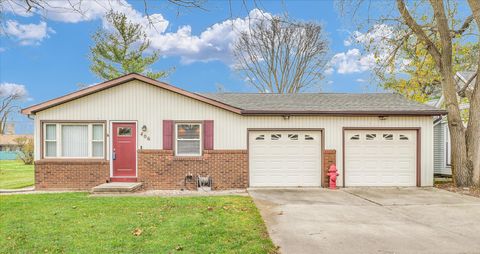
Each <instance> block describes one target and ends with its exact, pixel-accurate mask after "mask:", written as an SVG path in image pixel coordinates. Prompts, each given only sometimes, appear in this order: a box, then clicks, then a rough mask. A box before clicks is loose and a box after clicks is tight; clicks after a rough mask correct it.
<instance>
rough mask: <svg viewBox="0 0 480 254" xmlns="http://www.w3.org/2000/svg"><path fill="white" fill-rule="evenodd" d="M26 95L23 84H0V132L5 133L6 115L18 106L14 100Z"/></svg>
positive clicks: (16, 109) (17, 108)
mask: <svg viewBox="0 0 480 254" xmlns="http://www.w3.org/2000/svg"><path fill="white" fill-rule="evenodd" d="M25 96H26V91H25V89H24V88H23V86H18V85H15V84H2V85H0V134H5V126H6V124H7V121H8V117H9V116H10V115H11V114H12V113H14V112H16V111H18V110H19V109H20V108H19V107H18V106H17V104H16V102H17V101H19V100H21V99H23V98H24V97H25Z"/></svg>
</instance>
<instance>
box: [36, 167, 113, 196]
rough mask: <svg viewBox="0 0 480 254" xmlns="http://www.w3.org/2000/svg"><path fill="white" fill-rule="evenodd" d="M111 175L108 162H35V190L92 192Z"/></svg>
mask: <svg viewBox="0 0 480 254" xmlns="http://www.w3.org/2000/svg"><path fill="white" fill-rule="evenodd" d="M109 175H110V165H109V161H107V160H38V161H35V189H36V190H42V189H69V190H90V189H91V188H92V187H95V186H97V185H99V184H102V183H105V182H106V181H107V180H108V178H109Z"/></svg>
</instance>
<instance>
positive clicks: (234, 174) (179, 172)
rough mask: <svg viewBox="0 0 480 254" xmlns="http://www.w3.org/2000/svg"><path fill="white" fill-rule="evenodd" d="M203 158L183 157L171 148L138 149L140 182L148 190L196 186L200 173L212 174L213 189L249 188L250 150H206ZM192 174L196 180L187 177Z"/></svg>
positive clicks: (191, 187)
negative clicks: (174, 152) (175, 155)
mask: <svg viewBox="0 0 480 254" xmlns="http://www.w3.org/2000/svg"><path fill="white" fill-rule="evenodd" d="M203 152H204V155H203V156H202V157H190V158H189V157H186V158H179V157H174V156H173V151H170V150H138V181H139V182H143V183H144V188H145V189H189V190H195V189H196V182H195V179H196V177H197V175H201V176H206V175H209V176H211V177H212V179H213V189H216V190H224V189H242V188H247V187H248V152H247V150H205V151H203ZM189 174H191V175H192V176H193V179H191V180H189V179H186V176H187V175H189Z"/></svg>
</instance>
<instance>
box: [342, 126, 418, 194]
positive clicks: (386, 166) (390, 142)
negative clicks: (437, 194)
mask: <svg viewBox="0 0 480 254" xmlns="http://www.w3.org/2000/svg"><path fill="white" fill-rule="evenodd" d="M416 137H417V135H416V131H399V130H391V131H389V130H382V131H377V130H372V131H368V130H361V131H355V130H348V131H345V185H346V186H415V185H416V160H417V158H416V157H417V148H416V147H417V140H416Z"/></svg>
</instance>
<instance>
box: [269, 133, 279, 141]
mask: <svg viewBox="0 0 480 254" xmlns="http://www.w3.org/2000/svg"><path fill="white" fill-rule="evenodd" d="M270 137H271V139H272V140H280V139H281V138H282V134H272V135H271V136H270Z"/></svg>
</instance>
